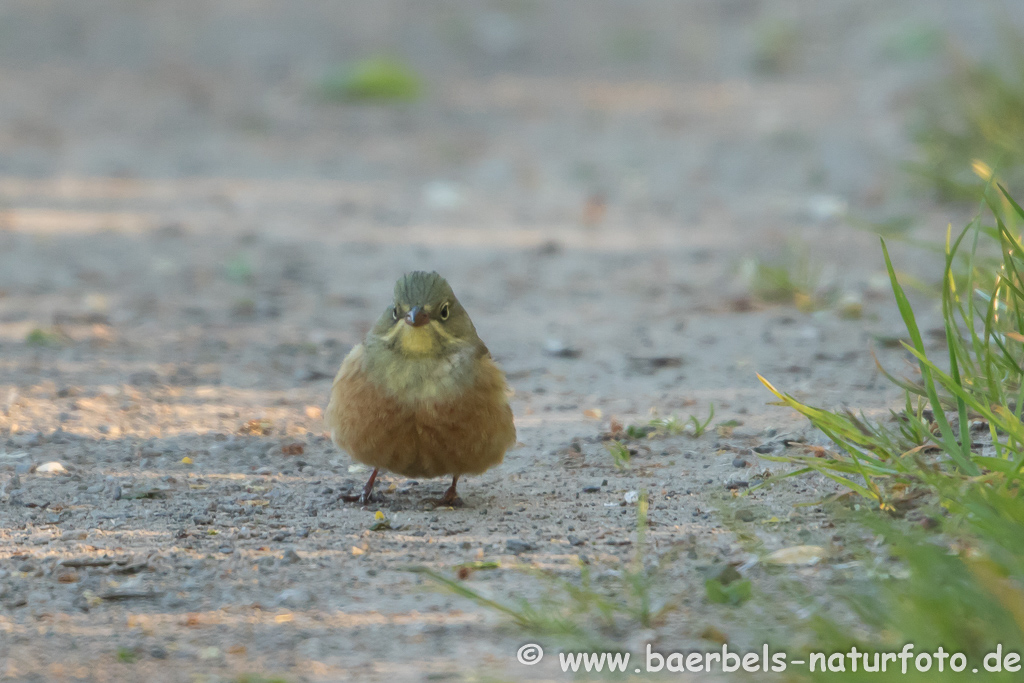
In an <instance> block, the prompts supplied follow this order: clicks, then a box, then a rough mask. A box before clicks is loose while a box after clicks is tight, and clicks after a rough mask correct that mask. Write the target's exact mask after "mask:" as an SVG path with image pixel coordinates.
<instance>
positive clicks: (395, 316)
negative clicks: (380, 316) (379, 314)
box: [391, 306, 398, 320]
mask: <svg viewBox="0 0 1024 683" xmlns="http://www.w3.org/2000/svg"><path fill="white" fill-rule="evenodd" d="M391 318H392V320H398V306H395V307H394V308H392V309H391Z"/></svg>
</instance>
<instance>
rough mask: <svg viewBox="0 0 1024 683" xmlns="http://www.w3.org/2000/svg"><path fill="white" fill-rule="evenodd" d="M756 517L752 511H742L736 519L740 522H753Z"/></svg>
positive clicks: (737, 514)
mask: <svg viewBox="0 0 1024 683" xmlns="http://www.w3.org/2000/svg"><path fill="white" fill-rule="evenodd" d="M754 516H755V515H754V513H753V512H751V511H750V510H740V511H738V512H737V513H736V519H738V520H740V521H741V522H753V521H754Z"/></svg>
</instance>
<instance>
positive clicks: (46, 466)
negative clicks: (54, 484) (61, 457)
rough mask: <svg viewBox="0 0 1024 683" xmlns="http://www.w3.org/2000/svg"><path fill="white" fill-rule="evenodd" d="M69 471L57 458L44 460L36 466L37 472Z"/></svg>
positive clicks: (63, 472)
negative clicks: (48, 460)
mask: <svg viewBox="0 0 1024 683" xmlns="http://www.w3.org/2000/svg"><path fill="white" fill-rule="evenodd" d="M67 472H68V471H67V469H66V468H65V467H64V465H62V464H60V463H59V462H57V461H56V460H51V461H50V462H44V463H43V464H42V465H40V466H39V467H37V468H36V474H67Z"/></svg>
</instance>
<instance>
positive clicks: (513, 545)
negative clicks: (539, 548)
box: [505, 538, 534, 555]
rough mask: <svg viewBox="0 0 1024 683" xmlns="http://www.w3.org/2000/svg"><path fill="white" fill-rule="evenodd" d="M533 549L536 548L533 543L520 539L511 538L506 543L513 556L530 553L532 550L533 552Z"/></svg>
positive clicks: (506, 547)
mask: <svg viewBox="0 0 1024 683" xmlns="http://www.w3.org/2000/svg"><path fill="white" fill-rule="evenodd" d="M533 547H534V546H533V544H532V543H528V542H526V541H523V540H520V539H518V538H510V539H508V540H507V541H505V549H506V550H508V551H509V552H510V553H512V554H513V555H518V554H519V553H525V552H528V551H530V550H533Z"/></svg>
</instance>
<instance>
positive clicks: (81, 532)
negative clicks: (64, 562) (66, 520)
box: [60, 529, 89, 541]
mask: <svg viewBox="0 0 1024 683" xmlns="http://www.w3.org/2000/svg"><path fill="white" fill-rule="evenodd" d="M88 536H89V532H88V531H86V530H85V529H73V530H71V531H65V532H63V533H62V534H61V535H60V540H62V541H84V540H85V539H86V538H87V537H88Z"/></svg>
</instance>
